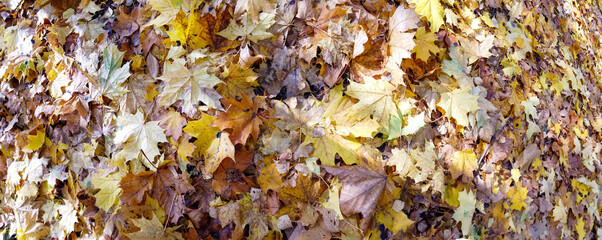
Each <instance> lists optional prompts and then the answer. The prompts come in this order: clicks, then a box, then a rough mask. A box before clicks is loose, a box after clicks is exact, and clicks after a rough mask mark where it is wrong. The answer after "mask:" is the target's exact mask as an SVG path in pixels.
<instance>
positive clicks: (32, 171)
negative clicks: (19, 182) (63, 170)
mask: <svg viewBox="0 0 602 240" xmlns="http://www.w3.org/2000/svg"><path fill="white" fill-rule="evenodd" d="M26 160H27V161H26V162H27V163H26V167H25V169H24V170H23V171H22V175H23V179H24V180H27V181H30V182H36V183H39V182H41V181H42V180H43V179H42V177H43V176H44V171H45V169H46V166H47V165H48V160H49V159H48V158H43V157H42V158H40V157H39V156H38V154H37V153H36V154H35V155H34V156H33V157H31V158H29V157H26Z"/></svg>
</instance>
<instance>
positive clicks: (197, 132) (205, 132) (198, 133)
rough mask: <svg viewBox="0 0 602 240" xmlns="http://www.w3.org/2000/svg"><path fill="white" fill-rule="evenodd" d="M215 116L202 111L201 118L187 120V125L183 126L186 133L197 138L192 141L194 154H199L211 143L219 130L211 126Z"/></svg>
mask: <svg viewBox="0 0 602 240" xmlns="http://www.w3.org/2000/svg"><path fill="white" fill-rule="evenodd" d="M214 120H215V117H213V116H211V115H209V114H206V113H202V115H201V119H199V120H196V121H189V122H188V125H186V127H184V129H183V130H184V132H185V133H188V135H190V136H193V137H195V138H196V139H197V140H196V141H194V145H195V146H196V150H195V151H194V154H195V156H200V154H202V153H204V152H205V150H207V148H208V147H209V145H210V144H211V140H213V138H215V136H216V135H217V133H218V132H219V128H217V127H211V126H209V125H211V124H212V123H213V121H214Z"/></svg>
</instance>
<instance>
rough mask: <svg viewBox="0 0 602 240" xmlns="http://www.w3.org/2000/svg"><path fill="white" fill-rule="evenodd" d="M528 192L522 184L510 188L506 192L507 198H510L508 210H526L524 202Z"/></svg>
mask: <svg viewBox="0 0 602 240" xmlns="http://www.w3.org/2000/svg"><path fill="white" fill-rule="evenodd" d="M528 192H529V190H527V188H526V187H523V184H522V182H518V184H517V186H516V188H511V189H510V190H509V191H508V197H509V198H510V202H511V203H512V205H511V206H510V209H512V210H519V211H520V210H521V209H522V208H523V207H524V208H527V204H526V203H525V200H527V193H528Z"/></svg>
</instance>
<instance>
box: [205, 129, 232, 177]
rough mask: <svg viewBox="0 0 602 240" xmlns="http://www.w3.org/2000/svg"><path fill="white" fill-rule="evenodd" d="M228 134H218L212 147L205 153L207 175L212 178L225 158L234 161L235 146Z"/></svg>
mask: <svg viewBox="0 0 602 240" xmlns="http://www.w3.org/2000/svg"><path fill="white" fill-rule="evenodd" d="M229 136H230V135H229V134H228V133H227V132H221V133H218V134H217V137H216V138H215V139H214V140H213V141H212V142H211V145H209V147H208V148H207V151H205V171H204V173H205V175H206V176H207V177H210V176H211V175H212V174H213V172H215V170H217V167H219V165H220V164H221V163H222V160H224V159H225V158H228V157H229V158H230V159H233V160H234V145H233V144H232V142H231V141H230V138H229Z"/></svg>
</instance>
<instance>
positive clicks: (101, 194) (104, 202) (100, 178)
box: [90, 169, 125, 212]
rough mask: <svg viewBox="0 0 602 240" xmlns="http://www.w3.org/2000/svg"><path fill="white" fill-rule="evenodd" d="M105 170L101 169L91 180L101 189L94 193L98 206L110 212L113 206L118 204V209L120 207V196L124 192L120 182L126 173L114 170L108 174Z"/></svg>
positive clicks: (95, 186)
mask: <svg viewBox="0 0 602 240" xmlns="http://www.w3.org/2000/svg"><path fill="white" fill-rule="evenodd" d="M105 172H106V171H105V170H104V169H99V170H98V172H96V174H94V175H93V176H92V178H91V179H90V181H91V182H92V185H94V188H98V189H100V191H98V192H97V193H96V194H94V197H95V198H96V206H97V207H98V208H100V209H102V210H105V212H109V210H110V209H111V207H113V206H116V208H117V209H118V208H119V205H118V203H119V196H120V195H121V192H122V190H121V188H120V187H119V182H120V181H121V179H122V178H123V177H124V176H125V173H123V172H113V173H110V174H108V175H106V174H105ZM117 209H116V210H117Z"/></svg>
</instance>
